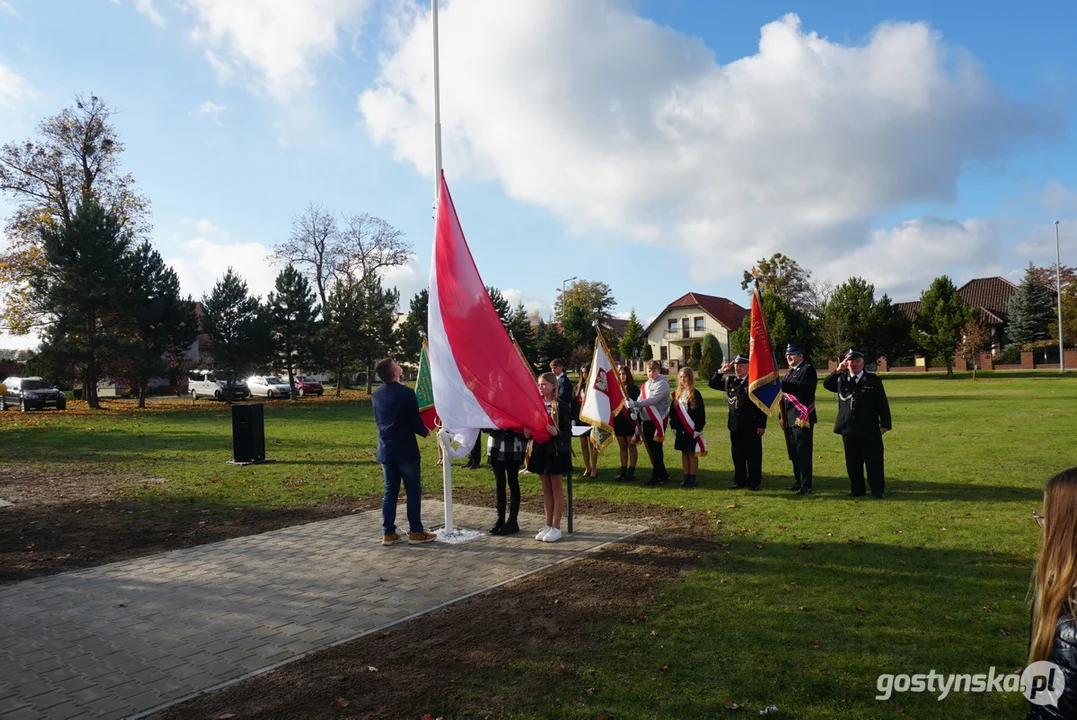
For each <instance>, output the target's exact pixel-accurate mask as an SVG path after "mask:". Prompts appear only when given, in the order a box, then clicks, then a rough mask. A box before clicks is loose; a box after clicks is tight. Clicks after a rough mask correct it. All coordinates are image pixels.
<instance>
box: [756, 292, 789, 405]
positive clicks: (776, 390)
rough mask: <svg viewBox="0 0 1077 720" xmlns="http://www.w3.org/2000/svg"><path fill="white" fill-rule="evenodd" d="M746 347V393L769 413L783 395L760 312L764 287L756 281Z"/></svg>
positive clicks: (765, 323) (764, 320) (765, 320)
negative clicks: (748, 341) (760, 287)
mask: <svg viewBox="0 0 1077 720" xmlns="http://www.w3.org/2000/svg"><path fill="white" fill-rule="evenodd" d="M750 340H751V343H750V349H749V350H748V397H750V398H751V399H752V402H754V403H755V404H756V406H757V407H758V408H759V409H760V410H762V411H763V412H765V413H766V414H768V415H770V414H771V413H773V412H774V410H775V409H776V408H777V407H778V403H779V402H780V401H781V399H782V381H781V378H779V377H778V366H777V364H776V363H775V361H774V347H773V346H772V345H771V342H770V332H769V331H768V330H767V318H766V316H765V315H764V314H763V291H762V290H760V289H759V285H756V286H755V290H754V291H753V292H752V326H751V330H750Z"/></svg>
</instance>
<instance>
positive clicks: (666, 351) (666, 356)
mask: <svg viewBox="0 0 1077 720" xmlns="http://www.w3.org/2000/svg"><path fill="white" fill-rule="evenodd" d="M661 359H662V361H663V362H665V361H666V360H669V345H663V346H662V357H661Z"/></svg>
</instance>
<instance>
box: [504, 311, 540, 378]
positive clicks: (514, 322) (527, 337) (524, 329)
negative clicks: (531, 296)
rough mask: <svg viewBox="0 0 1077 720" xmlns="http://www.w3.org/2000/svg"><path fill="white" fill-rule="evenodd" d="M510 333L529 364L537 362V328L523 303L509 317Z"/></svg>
mask: <svg viewBox="0 0 1077 720" xmlns="http://www.w3.org/2000/svg"><path fill="white" fill-rule="evenodd" d="M509 333H510V334H511V335H512V338H513V339H514V340H515V341H516V344H517V345H519V346H520V351H521V352H522V353H523V354H524V357H525V358H527V361H528V362H529V363H533V362H535V352H536V350H535V328H534V327H533V326H532V325H531V319H530V318H529V317H528V316H527V310H526V309H525V308H524V304H523V302H522V301H521V302H518V303H516V309H514V310H513V311H512V315H511V316H509Z"/></svg>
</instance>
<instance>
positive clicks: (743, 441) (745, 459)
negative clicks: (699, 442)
mask: <svg viewBox="0 0 1077 720" xmlns="http://www.w3.org/2000/svg"><path fill="white" fill-rule="evenodd" d="M730 369H733V370H735V371H736V374H735V375H732V376H730V377H724V374H725V373H727V372H729V371H730ZM709 385H710V386H711V388H713V389H714V390H722V391H724V392H725V394H726V399H727V400H728V402H729V421H728V423H727V425H728V427H729V450H730V453H731V454H732V455H733V485H732V486H731V487H730V489H735V488H744V487H746V488H748V489H749V490H758V489H759V487H760V485H761V484H762V482H763V433H765V432H766V430H767V415H766V413H764V412H763V411H762V410H760V409H759V407H758V406H756V404H755V403H754V402H752V398H751V396H750V395H748V358H747V357H745V356H744V355H737V357H735V358H734V359H733V362H731V363H726V364H725V365H722V367H721V369H720V370H719V371H718V372H716V373H714V377H712V378H711V379H710V383H709Z"/></svg>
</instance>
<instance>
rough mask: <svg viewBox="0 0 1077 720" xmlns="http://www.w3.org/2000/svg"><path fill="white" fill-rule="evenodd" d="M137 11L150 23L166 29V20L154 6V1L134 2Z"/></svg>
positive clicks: (137, 0)
mask: <svg viewBox="0 0 1077 720" xmlns="http://www.w3.org/2000/svg"><path fill="white" fill-rule="evenodd" d="M132 2H133V3H134V6H135V10H138V11H139V12H140V13H142V14H143V15H145V16H146V17H147V18H149V21H150V22H151V23H153V24H154V25H156V26H158V27H165V19H164V17H162V16H161V13H159V12H157V8H156V7H154V5H153V0H132Z"/></svg>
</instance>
